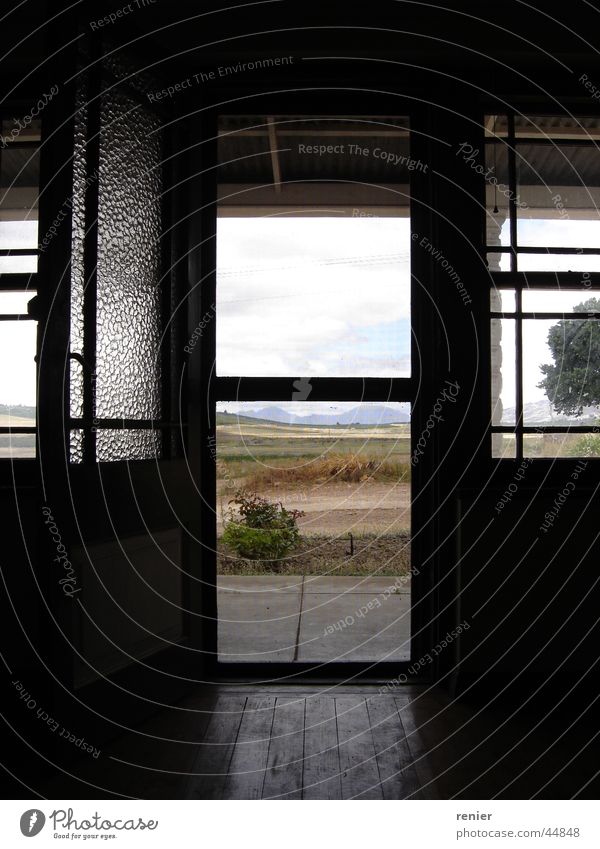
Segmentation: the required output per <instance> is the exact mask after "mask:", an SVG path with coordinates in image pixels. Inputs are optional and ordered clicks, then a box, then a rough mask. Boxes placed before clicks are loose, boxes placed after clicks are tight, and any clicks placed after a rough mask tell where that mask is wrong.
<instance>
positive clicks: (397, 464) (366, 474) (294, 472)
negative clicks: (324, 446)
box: [244, 454, 410, 492]
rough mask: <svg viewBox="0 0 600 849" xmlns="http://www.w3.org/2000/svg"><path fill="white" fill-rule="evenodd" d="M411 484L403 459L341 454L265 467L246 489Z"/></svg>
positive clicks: (408, 466)
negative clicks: (293, 463)
mask: <svg viewBox="0 0 600 849" xmlns="http://www.w3.org/2000/svg"><path fill="white" fill-rule="evenodd" d="M367 480H373V481H389V482H393V483H397V482H398V481H400V480H402V481H404V482H405V483H408V482H409V481H410V463H403V462H401V461H399V460H377V459H373V458H371V459H366V458H365V459H363V458H361V457H359V456H357V455H352V454H341V455H332V456H329V457H319V458H317V459H315V460H310V461H307V462H305V463H303V464H301V465H294V466H271V467H265V466H262V467H261V468H259V469H258V470H255V471H254V472H253V473H252V475H251V476H250V477H248V478H247V479H246V481H245V482H244V486H245V488H246V489H250V490H254V491H255V492H259V491H262V490H265V489H270V488H271V487H273V486H276V485H282V484H286V485H287V486H290V487H293V486H298V485H302V484H306V483H324V482H326V481H332V482H334V481H343V482H344V483H362V482H363V481H367Z"/></svg>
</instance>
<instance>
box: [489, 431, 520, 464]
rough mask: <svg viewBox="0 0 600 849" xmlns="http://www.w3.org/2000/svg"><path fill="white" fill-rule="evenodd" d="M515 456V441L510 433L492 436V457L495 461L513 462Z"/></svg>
mask: <svg viewBox="0 0 600 849" xmlns="http://www.w3.org/2000/svg"><path fill="white" fill-rule="evenodd" d="M516 456H517V440H516V437H515V436H514V435H513V434H512V433H493V434H492V457H493V458H494V459H495V460H514V458H515V457H516Z"/></svg>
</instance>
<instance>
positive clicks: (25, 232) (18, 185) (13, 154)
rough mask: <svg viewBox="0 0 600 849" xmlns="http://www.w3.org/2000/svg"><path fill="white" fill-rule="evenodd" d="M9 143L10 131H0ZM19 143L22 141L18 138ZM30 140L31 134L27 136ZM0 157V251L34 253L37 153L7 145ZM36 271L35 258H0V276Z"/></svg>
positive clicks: (33, 149) (37, 172) (29, 147)
mask: <svg viewBox="0 0 600 849" xmlns="http://www.w3.org/2000/svg"><path fill="white" fill-rule="evenodd" d="M4 129H5V132H4V134H3V135H4V138H5V139H6V138H8V139H10V128H7V127H6V126H5V127H4ZM25 132H26V131H23V133H22V134H21V135H20V136H19V139H18V140H19V141H22V140H23V138H21V136H22V135H23V134H24V133H25ZM28 136H29V137H31V133H28ZM1 154H2V155H1V156H0V249H2V250H17V249H19V250H22V249H24V248H32V249H35V248H37V246H38V221H37V217H38V212H37V207H38V191H39V177H40V173H39V151H38V147H37V145H36V144H33V145H31V146H27V147H19V148H15V147H14V146H12V145H11V143H10V142H7V144H6V146H4V147H3V149H2V151H1ZM35 271H37V257H36V256H30V257H28V256H15V257H13V256H4V257H0V273H3V274H18V273H27V272H35Z"/></svg>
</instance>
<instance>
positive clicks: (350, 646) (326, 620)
mask: <svg viewBox="0 0 600 849" xmlns="http://www.w3.org/2000/svg"><path fill="white" fill-rule="evenodd" d="M373 599H374V596H373V594H371V593H369V594H364V595H363V594H358V593H348V594H345V595H341V596H340V595H338V596H337V597H336V596H335V595H333V594H332V595H327V594H325V593H306V592H305V594H304V600H303V605H302V618H301V625H300V636H299V647H298V658H297V659H298V660H299V661H304V662H311V661H325V660H329V661H334V660H338V661H340V662H348V661H375V660H378V661H389V660H407V659H409V657H410V596H408V595H406V594H403V595H399V594H398V595H392V596H390V597H389V598H388V599H387V600H385V601H382V600H381V599H380V602H381V606H380V607H378V606H376V604H374V603H373ZM369 603H371V608H370V609H369V608H368V605H369ZM361 612H362V615H361Z"/></svg>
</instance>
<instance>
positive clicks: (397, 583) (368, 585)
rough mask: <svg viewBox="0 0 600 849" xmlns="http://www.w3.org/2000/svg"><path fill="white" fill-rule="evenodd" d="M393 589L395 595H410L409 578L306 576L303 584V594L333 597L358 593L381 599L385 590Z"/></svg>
mask: <svg viewBox="0 0 600 849" xmlns="http://www.w3.org/2000/svg"><path fill="white" fill-rule="evenodd" d="M395 587H397V589H396V593H403V594H410V577H408V578H407V580H405V581H402V579H401V578H400V577H398V578H394V577H387V578H370V577H368V576H362V577H361V576H360V575H356V576H352V577H343V578H338V577H336V576H335V575H331V576H329V575H324V576H321V575H308V576H307V577H306V579H305V582H304V592H310V593H329V594H333V595H341V594H343V593H360V594H361V595H365V594H371V595H379V596H380V597H381V596H382V595H383V593H384V592H385V591H386V590H387V591H388V592H389V591H392V590H393V589H394V588H395ZM396 593H394V595H396Z"/></svg>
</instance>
